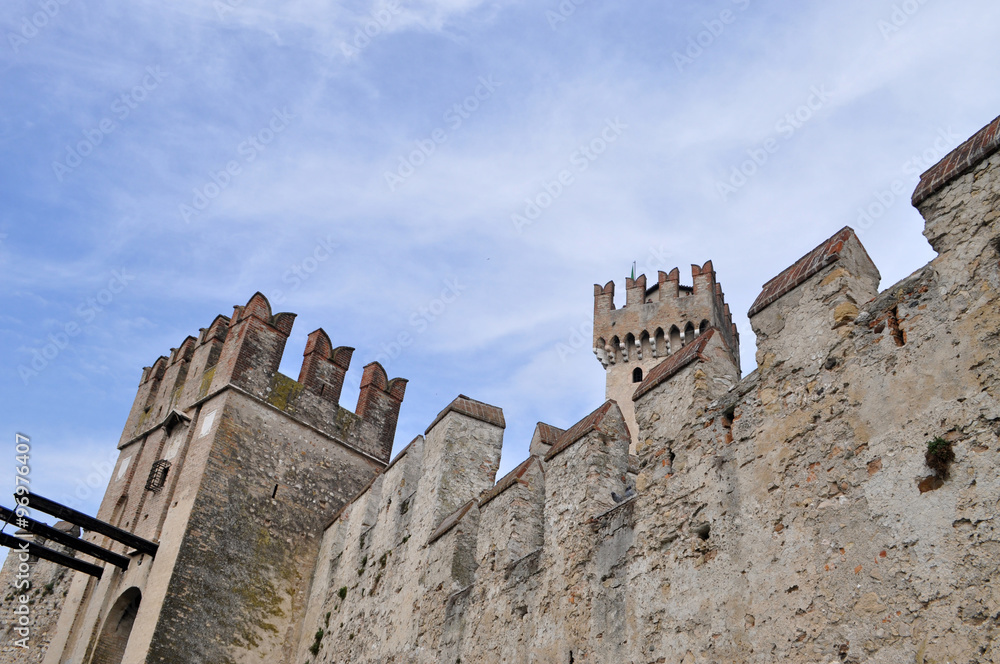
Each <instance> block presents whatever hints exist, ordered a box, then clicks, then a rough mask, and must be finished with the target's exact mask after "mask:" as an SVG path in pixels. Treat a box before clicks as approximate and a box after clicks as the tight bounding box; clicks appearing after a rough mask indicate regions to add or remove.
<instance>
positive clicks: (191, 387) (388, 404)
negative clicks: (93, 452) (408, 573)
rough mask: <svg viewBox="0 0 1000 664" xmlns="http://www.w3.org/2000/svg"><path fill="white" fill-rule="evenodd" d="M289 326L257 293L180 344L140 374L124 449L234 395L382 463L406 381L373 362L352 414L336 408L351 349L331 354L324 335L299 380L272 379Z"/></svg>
mask: <svg viewBox="0 0 1000 664" xmlns="http://www.w3.org/2000/svg"><path fill="white" fill-rule="evenodd" d="M294 321H295V314H292V313H285V312H283V313H277V314H274V313H272V310H271V304H270V302H268V300H267V298H266V297H265V296H264V295H263V294H261V293H259V292H258V293H255V294H254V295H253V296H252V297H251V298H250V300H249V301H248V302H247V304H246V305H243V306H235V307H234V308H233V315H232V317H231V318H228V317H226V316H223V315H220V316H217V317H216V318H215V320H213V321H212V323H211V325H209V326H208V327H207V328H202V329H201V330H200V331H199V334H198V336H197V337H193V336H189V337H187V338H185V339H184V341H183V342H182V343H181V344H180V345H179V346H178V347H177V348H172V349H170V354H169V356H162V357H160V358H158V359H157V360H156V362H154V363H153V365H152V366H150V367H145V368H144V369H143V371H142V377H141V379H140V383H139V390H138V393H137V395H136V400H135V402H134V403H133V406H132V411H131V413H130V415H129V420H128V422H127V424H126V427H125V431H124V433H123V435H122V444H123V445H124V444H126V443H127V442H129V441H131V440H134V439H136V438H137V437H140V436H143V435H146V434H148V433H149V432H150V431H151V430H152V429H154V428H156V427H159V426H161V425H162V424H163V422H164V418H165V417H166V415H167V414H169V413H170V412H171V411H172V410H174V409H177V410H179V411H180V412H184V411H186V410H188V409H190V408H192V407H194V406H195V405H196V404H198V403H200V402H201V401H203V400H205V399H206V398H208V397H210V396H211V395H213V394H217V393H219V392H221V391H223V390H226V389H231V388H232V389H236V390H239V391H240V392H242V393H244V394H246V395H248V396H251V397H253V398H255V399H258V400H260V401H262V402H265V403H267V404H268V405H270V406H272V407H274V408H276V409H278V410H280V411H282V412H283V413H284V414H285V415H287V416H289V417H292V418H294V419H297V420H300V421H302V422H304V423H306V424H308V425H309V426H312V427H315V428H316V429H319V430H320V431H323V432H324V433H326V434H327V435H329V436H331V437H333V438H335V439H337V440H338V441H340V442H341V443H343V444H345V445H347V446H349V447H351V448H354V449H357V450H359V451H361V452H362V453H364V454H366V455H370V456H372V457H373V458H376V459H380V460H381V461H382V463H383V464H384V463H386V462H387V461H388V460H389V455H390V452H391V449H392V441H393V437H394V436H395V431H396V423H397V421H398V417H399V408H400V406H401V404H402V401H403V396H404V394H405V392H406V383H407V381H406V380H405V379H403V378H393V379H391V380H390V379H389V378H388V376H387V375H386V372H385V369H383V368H382V366H381V365H379V364H378V363H377V362H373V363H371V364H369V365H367V366H366V367H365V369H364V374H363V376H362V379H361V394H360V396H359V399H358V404H357V407H356V408H355V411H354V412H353V413H351V412H350V411H348V410H346V409H344V408H342V407H341V406H340V403H339V402H340V395H341V391H342V389H343V385H344V378H345V376H346V374H347V371H348V369H349V368H350V364H351V358H352V356H353V354H354V349H353V348H350V347H348V346H339V347H334V346H333V344H332V343H331V342H330V337H329V335H328V334H327V333H326V332H325V331H324V330H323V329H318V330H314V331H313V332H312V333H310V334H309V336H308V338H307V340H306V347H305V350H304V351H303V359H302V366H301V370H300V371H299V378H298V380H292V379H291V378H289V377H287V376H284V375H283V374H281V373H279V372H278V367H279V366H280V364H281V359H282V355H283V353H284V349H285V343H286V341H287V340H288V337H289V335H290V334H291V331H292V325H293V323H294Z"/></svg>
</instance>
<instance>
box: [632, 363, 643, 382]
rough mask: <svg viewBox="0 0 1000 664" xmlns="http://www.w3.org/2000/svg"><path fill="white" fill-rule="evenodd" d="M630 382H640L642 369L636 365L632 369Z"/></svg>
mask: <svg viewBox="0 0 1000 664" xmlns="http://www.w3.org/2000/svg"><path fill="white" fill-rule="evenodd" d="M632 382H633V383H641V382H642V369H640V368H639V367H636V368H635V369H633V370H632Z"/></svg>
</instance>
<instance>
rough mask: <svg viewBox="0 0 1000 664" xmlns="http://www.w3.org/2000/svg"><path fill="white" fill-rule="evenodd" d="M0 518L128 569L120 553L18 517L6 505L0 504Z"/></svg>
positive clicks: (127, 562) (127, 560)
mask: <svg viewBox="0 0 1000 664" xmlns="http://www.w3.org/2000/svg"><path fill="white" fill-rule="evenodd" d="M0 520H2V521H6V522H7V523H10V524H12V525H15V526H17V527H18V528H23V529H24V530H27V531H28V532H29V533H32V534H33V535H39V536H41V537H44V538H45V539H47V540H51V541H53V542H55V543H57V544H64V545H66V546H68V547H70V548H71V549H75V550H77V551H79V552H80V553H82V554H84V555H87V556H92V557H94V558H97V559H98V560H103V561H104V562H107V563H111V564H112V565H114V566H115V567H120V568H122V569H128V564H129V558H128V557H127V556H123V555H121V554H118V553H115V552H114V551H108V550H107V549H105V548H103V547H100V546H97V545H96V544H93V543H91V542H88V541H87V540H85V539H81V538H79V537H73V536H72V535H70V534H69V533H64V532H63V531H61V530H56V529H55V528H53V527H52V526H48V525H46V524H44V523H39V522H38V521H35V520H34V519H29V518H28V517H19V516H17V515H16V514H14V512H13V511H11V510H9V509H7V508H6V507H3V506H0Z"/></svg>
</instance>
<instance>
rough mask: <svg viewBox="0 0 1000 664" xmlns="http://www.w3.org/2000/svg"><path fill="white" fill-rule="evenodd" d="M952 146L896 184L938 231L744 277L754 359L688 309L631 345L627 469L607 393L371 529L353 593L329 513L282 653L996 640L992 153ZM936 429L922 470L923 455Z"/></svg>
mask: <svg viewBox="0 0 1000 664" xmlns="http://www.w3.org/2000/svg"><path fill="white" fill-rule="evenodd" d="M974 140H975V141H979V143H980V144H981V143H982V140H981V138H975V139H974ZM947 161H948V160H946V162H947ZM969 168H971V170H969V169H968V168H967V169H966V171H963V172H959V173H958V174H956V175H954V176H953V177H951V179H945V180H944V181H943V184H941V183H940V182H939V185H938V189H937V190H934V191H931V193H930V194H927V195H925V196H924V197H923V198H919V199H916V200H919V202H920V205H921V212H922V213H923V214H924V215H925V217H926V219H927V235H928V238H929V240H930V241H931V243H932V245H933V246H934V247H935V248H936V249H937V250H938V251H939V256H938V257H937V258H936V259H935V260H934V261H932V262H931V263H930V264H928V265H927V266H926V267H924V268H922V269H921V270H918V271H917V272H915V273H914V274H913V275H911V276H910V277H908V278H906V279H904V280H902V281H901V282H899V283H897V284H895V285H893V286H892V287H890V288H888V289H886V290H885V291H883V292H881V293H879V292H878V279H879V276H878V271H877V269H876V268H875V266H874V265H873V264H872V262H871V260H870V259H869V258H868V256H867V253H866V252H865V251H864V248H863V247H862V246H861V244H860V242H859V241H858V239H857V237H856V236H855V234H854V233H853V231H851V230H850V229H844V230H843V231H841V232H839V233H838V234H836V235H834V236H833V237H832V238H830V239H829V240H828V241H826V242H824V243H823V244H821V245H820V246H819V247H817V248H816V249H815V250H814V251H813V252H810V253H809V254H807V255H806V256H804V257H803V259H802V260H801V261H799V262H797V263H796V264H795V265H793V266H791V267H790V268H789V269H788V270H786V271H784V272H783V273H781V274H779V275H778V277H776V278H775V279H774V280H772V281H771V282H768V284H766V285H765V287H764V290H763V292H762V293H761V297H760V298H758V301H757V302H755V304H754V307H753V309H752V310H751V324H752V326H753V328H754V330H755V332H756V333H757V335H758V362H759V368H758V369H757V370H756V371H755V372H753V373H752V374H750V375H749V376H747V377H746V378H744V379H742V380H739V381H738V382H737V380H736V379H737V377H738V370H737V369H736V366H735V363H734V362H733V357H732V355H731V354H730V353H729V351H728V346H727V343H728V340H727V339H726V337H725V336H724V335H721V334H714V333H712V331H709V332H708V333H706V334H704V335H701V337H700V339H699V344H698V346H692V347H690V348H686V349H685V350H683V351H682V352H681V353H679V354H678V355H676V356H672V357H668V358H667V360H666V361H663V362H661V364H659V365H657V366H656V367H655V368H654V369H652V370H650V372H648V373H647V376H646V378H645V380H644V381H643V383H642V384H641V385H640V386H639V387H638V389H637V390H636V391H635V412H636V418H637V420H636V423H637V429H638V432H637V433H638V438H639V441H640V442H639V447H638V457H639V462H638V466H639V469H638V478H637V493H636V495H634V496H632V495H621V492H622V491H623V489H624V488H625V481H626V479H627V474H626V470H627V464H628V459H627V453H626V450H627V445H628V435H627V433H626V429H625V418H624V417H623V416H622V415H621V413H620V412H619V411H618V408H617V406H616V405H615V404H613V403H609V404H606V405H605V407H602V408H603V409H604V413H603V417H602V416H600V415H598V411H595V413H594V414H591V415H590V416H588V418H585V419H584V420H583V421H581V422H580V423H579V424H578V425H575V426H574V427H572V428H571V429H570V430H569V431H566V432H563V433H562V434H560V436H559V439H558V441H556V442H555V443H554V444H551V446H549V445H545V446H541V445H538V444H536V445H535V446H534V447H533V449H535V450H536V451H539V452H540V454H539V455H537V456H534V457H532V458H530V459H529V460H527V461H526V462H525V463H524V464H521V465H520V466H518V468H516V469H515V470H514V471H512V473H511V474H509V475H508V476H507V477H505V478H502V479H501V480H500V481H499V482H498V483H497V485H496V486H495V487H493V488H492V489H489V490H487V491H485V492H484V493H483V494H481V495H480V497H479V499H478V501H475V502H470V503H467V504H466V506H465V507H464V508H462V509H460V510H459V512H460V514H457V515H456V514H455V513H453V514H452V516H451V517H450V518H451V519H452V520H453V521H454V522H455V524H461V525H463V526H464V528H463V529H461V530H458V529H457V528H456V527H455V526H454V524H453V525H452V528H453V529H452V530H446V532H445V535H444V536H442V537H441V538H440V539H437V540H435V541H434V542H431V543H429V544H427V545H426V546H425V547H422V548H416V549H415V548H400V549H398V550H397V549H393V551H392V554H391V556H390V557H389V558H390V559H391V561H392V562H391V566H392V567H395V568H396V569H397V570H399V571H394V572H392V577H391V578H392V579H393V583H392V584H391V586H390V592H387V593H385V594H380V593H379V591H378V590H377V589H376V590H375V594H374V595H370V596H369V595H366V594H365V593H364V592H361V593H360V596H359V594H358V593H357V590H358V586H359V585H360V583H359V582H358V581H357V580H356V578H355V577H357V576H359V574H358V570H356V569H354V568H355V567H356V566H357V565H358V560H359V559H358V557H357V556H359V555H360V550H359V549H357V546H358V545H357V542H356V541H355V540H354V537H353V535H350V536H348V537H347V538H346V539H344V540H343V550H342V552H341V553H340V554H339V555H340V556H341V560H340V561H337V560H336V559H335V558H334V559H333V560H330V558H326V559H327V560H329V561H330V565H331V566H332V567H333V568H335V569H337V570H339V571H337V572H336V573H337V574H339V576H338V581H336V582H334V583H332V584H330V585H329V589H328V590H327V597H333V598H334V599H333V600H332V601H331V600H327V601H326V603H325V605H324V606H326V607H329V608H327V609H326V610H330V611H331V612H332V614H333V615H334V616H337V615H341V616H343V615H344V614H338V613H337V612H340V611H344V610H345V609H346V610H348V611H350V610H354V611H355V613H353V614H351V613H348V614H347V617H346V619H342V620H337V619H336V618H331V620H330V621H329V625H328V626H327V627H326V628H324V633H323V635H322V638H321V639H320V640H321V642H322V647H321V648H320V649H318V656H316V657H314V658H313V657H311V655H310V653H309V651H308V650H307V649H306V646H307V645H308V643H307V642H308V639H305V640H303V642H302V644H301V645H300V650H299V653H298V659H303V656H304V657H305V659H304V660H303V661H316V662H335V661H347V660H349V661H359V662H376V661H379V662H381V661H385V662H425V661H426V662H430V661H447V662H452V661H467V662H560V663H566V662H587V661H590V662H612V661H621V662H643V663H649V664H653V663H660V662H681V663H683V664H694V663H701V662H705V663H706V664H707V663H709V662H761V663H763V662H774V661H790V662H829V661H844V662H885V663H889V662H893V663H894V662H900V661H917V662H934V661H936V662H944V661H953V662H954V661H961V662H964V661H968V662H980V661H982V662H985V661H994V660H997V659H1000V654H998V653H997V652H996V649H995V646H994V645H993V644H994V643H995V642H996V641H997V636H998V634H997V633H996V632H997V621H996V620H995V617H996V616H997V615H1000V594H998V593H997V592H996V591H995V590H994V588H995V587H996V586H997V581H998V579H997V571H996V560H997V559H998V557H1000V532H998V531H997V528H996V527H995V526H994V520H995V519H994V516H995V514H994V513H995V511H996V496H997V495H1000V479H998V477H1000V473H998V472H997V469H998V466H1000V461H998V457H997V456H996V454H997V453H998V452H1000V447H998V442H997V441H998V437H1000V401H998V396H1000V395H998V394H997V389H998V377H997V364H998V363H997V360H998V353H1000V339H998V335H997V332H996V330H997V329H1000V313H998V311H1000V308H998V306H997V305H998V303H1000V254H998V253H997V252H998V250H997V247H998V246H1000V241H998V238H1000V232H998V231H997V230H996V228H997V226H996V218H997V210H998V208H1000V205H998V204H1000V156H998V155H997V154H996V153H995V152H994V153H992V155H991V154H986V155H985V157H984V158H983V159H981V160H980V161H979V162H977V163H974V164H972V166H971V167H969ZM934 175H935V174H934V173H931V174H929V175H925V177H933V176H934ZM600 410H601V409H599V411H600ZM605 421H606V423H605V424H596V423H597V422H605ZM581 434H582V435H581ZM936 439H940V441H942V442H945V443H950V445H951V446H952V447H953V450H954V454H955V459H954V461H953V462H952V463H951V466H950V469H949V471H948V473H947V476H946V477H943V476H941V473H940V471H939V470H935V469H932V468H931V467H930V466H929V465H928V461H927V459H926V455H927V452H928V444H929V443H930V442H931V441H935V440H936ZM570 440H572V441H573V442H572V443H571V444H567V441H570ZM451 453H458V448H455V449H454V450H452V452H451ZM431 454H432V455H433V452H431ZM433 458H439V457H433ZM400 463H405V458H404V460H403V461H401V462H400ZM393 472H395V473H397V474H398V472H399V471H398V470H395V469H392V470H390V473H387V475H386V481H388V480H389V479H390V477H393V475H391V473H393ZM394 481H395V480H394ZM383 486H385V485H383ZM383 490H384V489H383ZM612 491H615V492H616V494H618V498H619V499H622V498H624V499H623V500H620V502H616V501H615V500H614V499H613V498H612V497H611V492H612ZM430 495H431V491H430V488H429V487H428V486H425V485H423V484H421V485H420V486H418V488H417V492H416V494H415V496H414V498H413V501H414V502H415V504H419V503H420V502H421V501H424V500H428V498H429V497H430ZM363 502H364V496H362V497H359V498H358V499H357V500H355V503H354V505H352V507H351V511H350V516H347V512H345V515H344V516H342V517H341V521H340V522H338V524H337V525H336V526H335V527H334V528H332V529H331V530H330V531H328V532H327V535H326V540H327V541H329V540H331V538H334V537H336V535H335V533H337V532H339V530H338V529H339V528H340V527H341V526H343V525H344V524H345V523H351V522H353V521H354V520H355V516H354V515H355V514H356V511H357V510H358V509H360V507H359V506H360V505H361V504H363ZM379 518H380V519H381V518H385V517H383V516H382V515H380V516H379ZM345 519H346V521H345ZM432 521H433V520H432ZM446 521H447V519H446ZM386 523H387V524H389V523H391V520H387V521H386ZM445 525H447V523H446V524H445ZM380 527H381V526H380V525H379V521H378V519H377V520H376V524H375V525H374V526H372V528H373V529H374V531H375V532H379V528H380ZM386 528H387V529H390V528H395V526H389V525H387V526H386ZM539 531H540V534H539ZM449 537H452V538H453V539H448V538H449ZM470 540H474V541H475V556H474V565H473V567H472V568H471V569H470V567H469V558H468V557H467V555H466V551H467V550H468V548H466V549H463V546H464V547H469V546H470V545H468V544H463V541H465V542H468V541H470ZM397 541H399V540H397ZM534 543H538V545H537V548H536V549H534V550H530V551H529V549H531V547H532V545H533V544H534ZM325 546H326V545H325ZM402 546H403V547H405V546H406V545H405V544H404V545H402ZM436 547H438V548H436ZM397 551H398V552H397ZM334 555H335V554H334V552H333V551H332V550H330V549H329V548H325V549H324V553H323V556H324V557H326V556H334ZM345 556H352V557H350V558H348V559H345V558H344V557H345ZM345 560H347V562H344V561H345ZM361 560H363V558H362V559H361ZM376 560H377V559H376ZM323 565H324V558H323V557H321V561H320V566H321V568H322V566H323ZM368 566H369V568H370V567H371V563H370V562H369V563H368ZM376 566H378V565H376ZM367 570H368V568H366V569H365V570H364V571H363V573H362V574H361V575H360V576H362V577H363V578H367V577H365V575H366V574H370V572H369V571H367ZM386 573H387V574H388V572H386ZM319 580H320V579H319V577H317V579H316V582H319ZM340 583H343V584H345V586H346V587H347V588H348V592H349V594H348V595H347V597H346V598H345V599H344V600H343V601H338V598H337V592H336V590H335V587H336V586H337V585H338V584H340ZM362 590H363V589H362ZM322 594H323V593H322V592H320V591H319V590H318V589H316V588H314V589H313V597H318V596H320V595H322ZM348 607H350V608H348ZM317 613H318V615H323V614H322V613H319V612H317ZM374 624H378V625H383V628H382V631H381V632H378V633H376V632H374V631H372V630H371V628H370V627H368V626H370V625H374ZM359 625H365V626H366V628H365V629H363V630H362V629H359V628H358V626H359ZM312 628H313V627H312V626H307V629H306V630H305V631H306V632H307V633H308V632H309V631H310V630H311V629H312ZM398 634H405V636H398ZM345 644H346V645H345ZM388 644H391V645H388Z"/></svg>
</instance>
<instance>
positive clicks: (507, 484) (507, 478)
mask: <svg viewBox="0 0 1000 664" xmlns="http://www.w3.org/2000/svg"><path fill="white" fill-rule="evenodd" d="M535 461H536V459H535V457H528V458H527V459H525V460H524V461H522V462H521V465H519V466H518V467H517V468H515V469H514V470H512V471H510V472H509V473H507V474H506V475H504V476H503V478H502V479H501V480H500V481H499V482H497V483H496V485H494V486H493V488H492V489H489V490H488V491H484V492H483V495H481V496H480V497H479V506H480V507H484V506H485V505H486V504H487V503H489V502H490V501H491V500H493V499H494V498H496V497H497V496H499V495H500V494H502V493H503V492H504V491H506V490H507V489H509V488H511V487H512V486H514V485H515V484H517V483H518V481H519V480H520V479H521V477H523V476H524V474H525V473H526V472H528V469H529V468H531V464H533V463H535Z"/></svg>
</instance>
